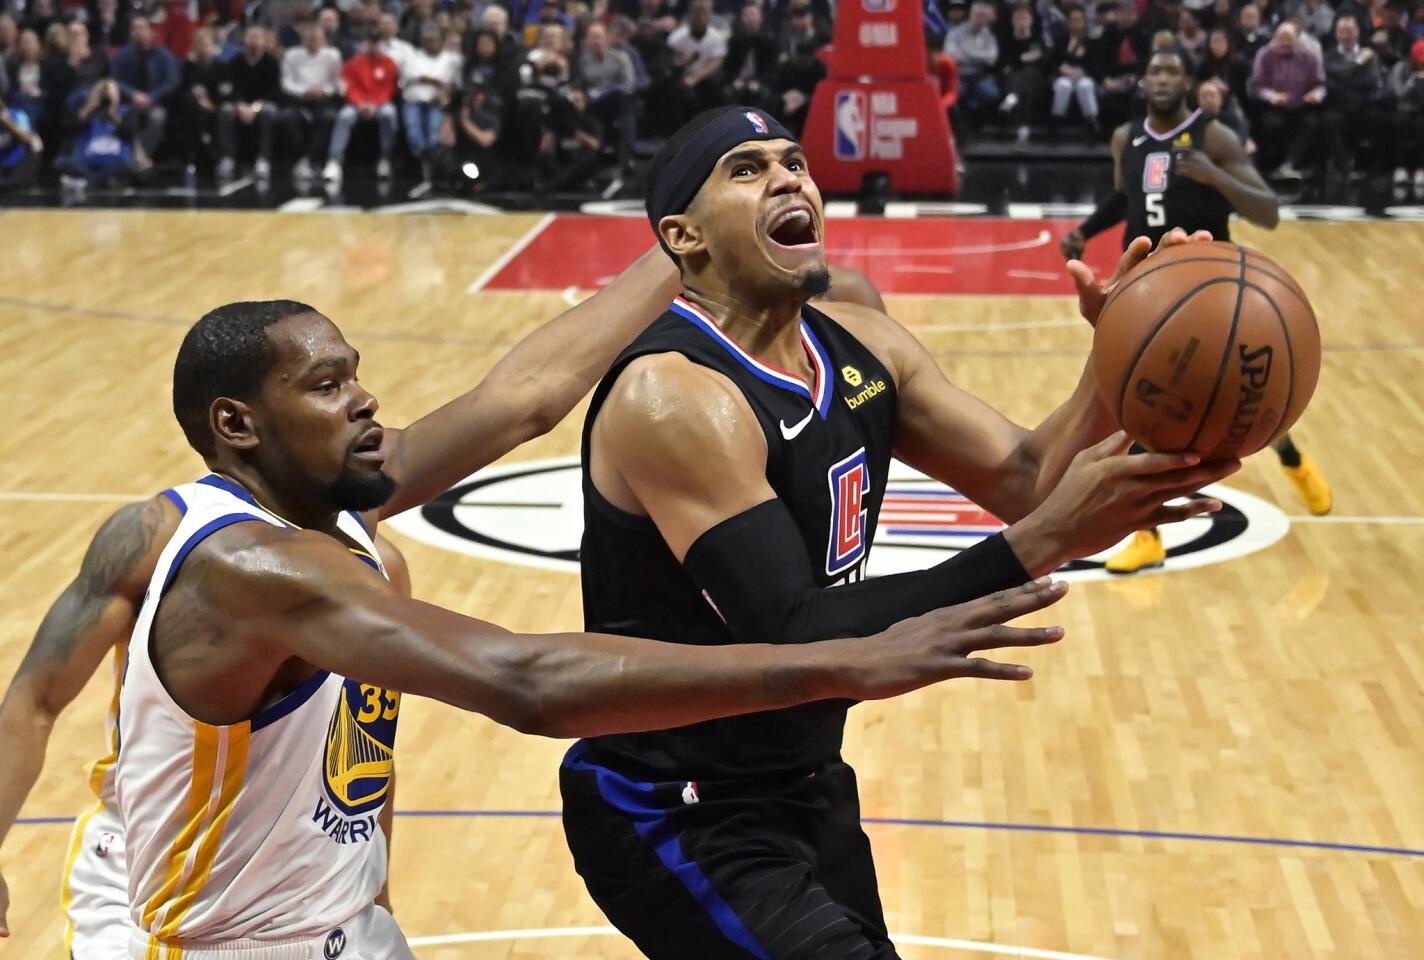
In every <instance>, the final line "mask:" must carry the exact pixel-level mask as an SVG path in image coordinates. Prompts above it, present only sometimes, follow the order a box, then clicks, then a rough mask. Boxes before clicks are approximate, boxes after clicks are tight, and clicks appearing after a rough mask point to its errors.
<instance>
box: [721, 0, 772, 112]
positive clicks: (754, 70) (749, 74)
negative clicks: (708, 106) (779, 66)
mask: <svg viewBox="0 0 1424 960" xmlns="http://www.w3.org/2000/svg"><path fill="white" fill-rule="evenodd" d="M776 62H777V45H776V38H775V37H774V36H772V34H771V31H769V30H767V29H766V21H765V19H764V16H763V13H762V8H761V0H747V2H745V3H743V4H742V9H741V10H740V11H738V14H737V25H736V27H734V28H733V29H732V38H731V39H730V40H728V41H727V62H726V64H725V72H726V75H727V77H728V79H729V80H730V81H731V82H730V83H728V84H727V94H726V99H727V101H728V102H729V103H745V104H746V105H748V106H751V107H759V108H761V109H762V110H770V111H772V112H773V113H775V112H776V106H775V105H773V103H772V90H771V84H772V78H773V76H774V74H775V71H776Z"/></svg>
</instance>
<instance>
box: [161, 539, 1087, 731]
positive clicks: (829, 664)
mask: <svg viewBox="0 0 1424 960" xmlns="http://www.w3.org/2000/svg"><path fill="white" fill-rule="evenodd" d="M216 540H221V541H222V547H221V549H218V548H214V547H208V548H207V549H205V546H206V544H205V545H204V546H200V547H199V548H198V550H195V551H194V554H193V555H192V556H190V558H189V559H188V560H187V561H186V563H187V565H188V567H189V568H190V569H189V570H188V574H187V575H188V576H189V577H190V578H195V579H196V580H198V581H201V583H202V584H203V585H204V586H203V590H204V596H203V600H202V603H203V605H204V614H205V616H207V617H209V618H210V619H212V620H214V621H216V622H221V623H223V624H224V629H225V630H226V631H227V632H228V634H229V635H230V639H229V640H228V641H226V642H231V641H232V640H237V641H239V642H241V643H242V644H243V646H244V647H246V648H247V649H249V650H251V651H253V655H254V657H256V658H257V659H260V660H262V661H264V662H283V661H285V660H287V659H289V658H292V657H297V658H299V659H301V660H303V661H305V662H307V663H309V664H312V665H313V666H316V667H320V668H323V669H327V670H331V671H334V672H337V673H340V674H341V675H343V676H346V677H349V678H351V679H353V680H357V681H359V682H365V683H371V684H376V685H379V686H381V687H384V688H386V689H392V690H400V691H402V692H405V693H412V694H416V695H419V696H427V697H433V698H435V699H438V700H443V701H445V702H446V703H449V704H452V705H454V706H457V707H460V708H462V709H466V710H473V711H476V712H479V713H483V714H485V715H486V716H489V717H490V718H491V719H493V720H496V721H497V722H499V723H503V724H505V725H507V726H511V727H514V728H515V729H517V730H521V731H524V732H527V733H536V734H542V735H544V736H550V737H587V736H599V735H603V734H609V733H623V732H629V731H638V730H651V729H658V728H663V727H674V726H681V725H683V724H688V723H695V722H699V721H703V720H710V719H714V718H717V717H723V716H729V715H732V714H738V713H750V712H756V711H760V710H770V709H778V708H782V707H789V706H793V705H796V704H799V703H807V702H810V701H814V700H823V699H841V698H848V699H875V698H882V697H888V696H894V695H897V694H899V693H904V692H906V691H908V690H913V689H916V688H917V687H921V686H924V685H925V684H928V683H932V682H935V681H937V680H941V679H946V678H948V677H953V676H963V675H976V674H978V673H981V672H982V671H983V670H984V666H983V661H981V660H979V659H978V658H976V657H973V656H971V654H972V652H973V651H975V650H978V649H984V648H987V647H990V646H1017V645H1037V644H1042V643H1051V642H1053V641H1054V640H1057V639H1058V637H1059V636H1060V635H1061V631H1059V630H1058V629H1057V628H1038V629H1032V630H1028V629H1017V628H1011V627H1004V626H1001V625H1000V624H1002V623H1003V622H1004V621H1006V620H1009V619H1012V618H1014V617H1018V616H1021V615H1023V614H1025V613H1029V612H1032V611H1035V610H1039V609H1042V608H1044V607H1046V606H1048V605H1050V604H1052V603H1053V602H1055V601H1056V600H1057V599H1058V598H1059V597H1060V596H1062V594H1063V590H1064V588H1063V585H1062V584H1058V585H1055V586H1047V585H1045V584H1036V585H1034V586H1033V587H1032V588H1031V589H1020V590H1016V591H1011V592H1008V593H1005V594H1004V595H1003V596H1000V597H996V598H986V599H984V600H982V601H976V602H975V603H972V604H966V605H963V606H961V607H955V608H951V609H948V610H943V611H937V612H936V613H935V614H934V615H932V616H929V617H924V618H919V619H916V620H913V621H909V622H907V623H904V624H901V625H899V626H897V627H896V628H895V629H893V630H890V631H886V632H884V633H882V634H880V635H878V636H876V637H873V638H868V639H865V640H859V641H829V642H827V643H824V644H808V645H805V646H798V647H786V648H781V647H773V646H769V645H747V646H727V647H693V646H686V645H682V644H672V643H658V642H654V641H650V640H638V639H634V638H630V637H620V636H607V635H602V634H583V633H570V634H550V635H518V634H512V633H508V632H506V631H504V630H502V629H500V628H499V627H496V626H493V625H491V624H487V623H481V622H480V621H478V620H473V619H471V618H469V617H464V616H461V615H459V614H457V613H453V612H451V611H449V610H445V609H442V608H440V607H437V606H434V605H432V604H428V603H422V602H420V601H418V600H412V599H410V598H408V597H404V596H401V595H400V594H399V593H398V592H397V591H396V590H394V589H393V588H391V587H390V586H389V584H386V583H385V582H384V581H378V580H376V579H375V578H372V577H371V575H370V571H369V568H367V567H365V566H364V565H363V564H362V563H361V562H360V561H359V560H357V559H355V558H354V557H353V556H351V554H350V553H349V552H348V551H347V550H346V549H345V548H344V547H342V546H341V545H340V544H339V543H336V542H335V541H333V540H332V539H331V538H330V537H326V536H324V535H321V534H318V533H312V532H307V531H303V532H300V533H295V534H294V533H292V532H291V531H284V530H280V529H278V528H275V527H270V526H268V525H267V524H256V523H251V524H235V525H234V526H233V527H230V528H228V529H227V530H224V531H220V532H219V533H217V534H214V535H213V537H212V538H210V541H209V543H210V542H211V541H216ZM195 563H197V564H199V565H203V566H207V567H208V569H207V570H205V571H198V572H195V571H194V570H192V569H191V567H192V566H193V565H194V564H195ZM254 598H261V599H260V602H259V601H257V600H255V599H254ZM170 602H171V601H170ZM1026 675H1027V670H1026V669H1025V670H1024V671H1023V676H1026ZM1015 678H1016V679H1021V678H1022V677H1021V676H1017V675H1016V677H1015Z"/></svg>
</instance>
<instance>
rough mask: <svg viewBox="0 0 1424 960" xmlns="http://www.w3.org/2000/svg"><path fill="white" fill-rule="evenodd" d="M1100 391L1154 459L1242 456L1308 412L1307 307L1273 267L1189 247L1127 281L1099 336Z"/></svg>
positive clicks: (1241, 255)
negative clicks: (1189, 454)
mask: <svg viewBox="0 0 1424 960" xmlns="http://www.w3.org/2000/svg"><path fill="white" fill-rule="evenodd" d="M1093 368H1094V372H1095V373H1096V374H1097V379H1098V391H1099V394H1100V396H1101V397H1102V399H1103V402H1104V403H1105V404H1107V406H1108V409H1110V410H1112V411H1113V415H1114V416H1115V417H1116V418H1117V421H1118V423H1120V424H1121V425H1122V427H1123V429H1124V430H1126V431H1127V432H1128V434H1129V435H1130V436H1131V437H1132V438H1133V439H1134V440H1136V441H1137V442H1138V443H1140V444H1142V445H1143V446H1144V447H1147V448H1148V449H1150V450H1162V451H1186V450H1190V451H1194V452H1196V453H1199V454H1201V455H1202V457H1203V458H1204V459H1224V458H1232V457H1244V456H1247V455H1249V454H1252V453H1255V452H1256V451H1257V450H1260V449H1261V448H1262V447H1265V446H1266V445H1268V444H1270V443H1273V442H1274V441H1275V440H1277V439H1278V438H1279V437H1281V436H1282V435H1284V434H1285V432H1286V431H1287V430H1289V429H1290V426H1291V424H1293V423H1295V421H1296V419H1297V418H1298V417H1299V416H1300V415H1301V413H1302V412H1303V411H1304V410H1305V406H1306V404H1307V403H1309V402H1310V397H1311V394H1312V393H1314V392H1315V383H1316V380H1317V379H1318V378H1319V376H1320V330H1319V328H1318V327H1317V325H1316V322H1315V312H1314V311H1313V310H1312V309H1311V306H1310V302H1309V301H1308V300H1307V299H1306V297H1305V293H1304V292H1303V291H1302V290H1301V287H1300V284H1298V283H1296V281H1295V280H1294V279H1292V278H1291V276H1290V275H1289V274H1288V273H1286V271H1285V270H1283V269H1282V268H1281V267H1280V265H1279V264H1277V263H1276V262H1275V261H1273V260H1271V259H1269V258H1268V257H1264V256H1262V255H1261V254H1259V253H1256V252H1255V251H1252V250H1247V249H1245V248H1243V247H1239V246H1237V245H1236V244H1233V243H1220V242H1213V243H1184V244H1180V245H1177V246H1172V247H1168V248H1167V249H1165V250H1163V251H1161V252H1160V253H1155V254H1153V255H1152V256H1150V257H1148V258H1147V259H1146V260H1144V261H1143V262H1142V263H1140V264H1138V265H1137V266H1136V267H1134V268H1133V269H1132V270H1131V271H1129V272H1128V274H1127V275H1126V276H1125V277H1123V278H1122V281H1121V282H1120V283H1119V284H1118V285H1117V287H1116V289H1114V290H1113V292H1112V293H1111V294H1110V295H1109V297H1108V299H1107V302H1106V303H1105V304H1104V305H1103V311H1102V314H1101V315H1100V317H1099V319H1098V325H1097V330H1096V332H1095V334H1094V336H1093Z"/></svg>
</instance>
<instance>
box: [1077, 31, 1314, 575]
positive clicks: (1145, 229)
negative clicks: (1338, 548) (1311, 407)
mask: <svg viewBox="0 0 1424 960" xmlns="http://www.w3.org/2000/svg"><path fill="white" fill-rule="evenodd" d="M1142 85H1143V92H1144V93H1145V94H1146V98H1147V116H1146V117H1144V118H1143V119H1141V120H1134V121H1132V122H1131V123H1125V124H1123V125H1122V126H1121V127H1118V128H1117V130H1115V131H1114V132H1113V138H1112V155H1113V193H1112V195H1111V196H1109V197H1108V198H1107V199H1105V200H1104V201H1103V202H1102V203H1100V204H1098V208H1097V209H1096V210H1094V211H1093V213H1092V214H1091V215H1090V216H1089V217H1088V218H1087V219H1086V220H1084V221H1083V223H1082V224H1081V225H1080V226H1079V227H1078V228H1077V229H1075V230H1073V231H1071V232H1070V233H1068V234H1067V235H1066V236H1064V237H1063V239H1062V240H1061V241H1060V243H1059V247H1060V249H1061V250H1062V252H1063V256H1064V257H1066V258H1069V259H1077V258H1079V257H1081V256H1082V255H1083V247H1084V245H1085V243H1086V242H1087V241H1088V240H1089V239H1091V238H1092V237H1094V236H1096V235H1097V234H1099V233H1101V232H1102V231H1104V230H1106V229H1108V228H1109V227H1111V226H1113V225H1115V224H1117V223H1118V222H1120V221H1122V220H1123V219H1126V221H1127V228H1126V229H1125V230H1124V231H1123V247H1124V248H1125V247H1126V246H1127V244H1128V242H1129V241H1131V240H1132V239H1133V238H1135V237H1148V238H1149V239H1151V240H1152V242H1153V243H1156V242H1157V241H1158V240H1159V239H1161V237H1162V236H1163V235H1164V234H1165V233H1166V232H1167V231H1168V230H1171V229H1172V228H1174V227H1181V228H1182V229H1184V230H1187V231H1191V232H1195V231H1197V230H1206V231H1209V232H1210V233H1211V235H1212V236H1213V237H1214V238H1216V239H1217V240H1230V239H1231V228H1230V221H1229V218H1230V216H1231V212H1232V211H1233V210H1234V211H1236V212H1237V213H1239V214H1240V215H1241V216H1243V217H1245V218H1246V219H1247V220H1249V221H1251V222H1252V223H1254V224H1256V225H1257V226H1260V227H1264V228H1266V229H1267V230H1273V229H1275V226H1276V224H1277V223H1278V222H1280V201H1278V200H1277V199H1276V195H1275V194H1274V193H1273V192H1271V188H1270V187H1269V186H1267V184H1266V181H1265V180H1263V179H1261V175H1260V173H1258V172H1257V171H1256V167H1255V165H1254V164H1252V162H1251V158H1250V157H1249V156H1248V155H1247V153H1246V150H1245V148H1244V147H1243V146H1242V145H1241V141H1240V140H1239V139H1238V138H1237V136H1236V134H1235V133H1233V132H1232V131H1231V129H1230V128H1229V127H1227V126H1226V125H1225V124H1224V123H1221V122H1220V121H1218V120H1216V119H1215V118H1214V117H1212V116H1210V115H1209V114H1206V113H1203V112H1202V111H1201V110H1190V109H1188V103H1187V96H1188V94H1189V93H1190V91H1191V73H1190V72H1189V71H1188V70H1187V66H1186V60H1185V58H1184V55H1183V54H1182V52H1181V51H1180V50H1178V49H1177V48H1175V47H1166V48H1163V49H1161V50H1158V51H1157V52H1156V53H1154V54H1152V58H1151V59H1150V60H1148V62H1147V73H1146V75H1145V76H1144V78H1143V81H1142ZM1275 451H1276V454H1277V456H1279V457H1280V459H1281V466H1282V467H1283V468H1284V469H1285V472H1286V476H1287V477H1289V478H1290V481H1291V483H1292V484H1293V485H1294V486H1295V488H1296V490H1297V491H1298V492H1299V494H1300V497H1301V499H1302V500H1304V501H1305V504H1306V506H1307V507H1308V508H1309V509H1310V512H1311V513H1314V514H1324V513H1329V512H1330V487H1329V485H1328V484H1327V483H1326V482H1325V478H1324V477H1323V476H1322V475H1321V473H1320V471H1319V470H1318V469H1317V468H1316V466H1315V464H1314V463H1313V462H1311V461H1310V460H1309V459H1307V458H1306V457H1305V455H1304V454H1302V453H1301V452H1300V451H1299V450H1298V449H1297V448H1296V446H1295V444H1294V443H1293V442H1292V441H1291V437H1290V434H1286V435H1285V436H1284V437H1282V438H1281V439H1280V440H1278V441H1277V442H1276V444H1275ZM1166 558H1167V552H1166V550H1165V549H1164V548H1163V546H1162V538H1161V536H1160V535H1159V534H1158V532H1157V530H1156V528H1153V529H1151V530H1140V531H1138V532H1137V534H1136V535H1135V536H1134V537H1133V538H1132V540H1130V541H1129V542H1128V544H1127V546H1125V547H1124V548H1123V549H1122V550H1120V551H1119V552H1117V553H1116V554H1114V555H1113V556H1112V557H1110V558H1109V559H1108V561H1107V564H1106V566H1107V569H1108V571H1109V572H1111V573H1136V572H1137V571H1138V570H1143V569H1147V568H1150V567H1160V566H1161V565H1162V564H1163V562H1164V561H1165V560H1166Z"/></svg>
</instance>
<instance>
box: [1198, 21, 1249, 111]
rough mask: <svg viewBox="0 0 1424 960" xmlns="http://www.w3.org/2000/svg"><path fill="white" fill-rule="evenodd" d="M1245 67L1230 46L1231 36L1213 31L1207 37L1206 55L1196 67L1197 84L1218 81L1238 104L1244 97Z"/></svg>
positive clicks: (1246, 72)
mask: <svg viewBox="0 0 1424 960" xmlns="http://www.w3.org/2000/svg"><path fill="white" fill-rule="evenodd" d="M1249 76H1250V74H1249V73H1248V70H1247V65H1246V62H1245V61H1244V60H1242V59H1241V57H1240V55H1239V54H1237V52H1236V48H1235V47H1234V46H1233V45H1232V42H1231V34H1230V33H1228V32H1227V31H1225V30H1221V29H1217V30H1213V31H1212V32H1211V33H1210V35H1208V37H1207V43H1206V55H1205V56H1204V57H1203V58H1202V61H1201V63H1200V65H1199V66H1198V67H1197V82H1198V83H1201V82H1203V81H1206V80H1220V81H1221V83H1222V84H1223V85H1225V87H1226V89H1227V91H1228V92H1229V93H1230V94H1231V95H1232V96H1233V97H1235V98H1236V99H1237V101H1238V102H1239V101H1240V100H1241V98H1243V97H1245V96H1246V81H1247V79H1248V78H1249Z"/></svg>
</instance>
